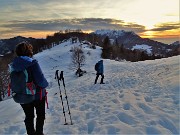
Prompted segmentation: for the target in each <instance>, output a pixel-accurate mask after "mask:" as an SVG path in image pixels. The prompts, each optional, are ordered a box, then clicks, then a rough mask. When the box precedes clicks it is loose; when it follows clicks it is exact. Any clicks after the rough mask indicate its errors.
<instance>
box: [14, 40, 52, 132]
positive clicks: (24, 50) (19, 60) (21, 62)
mask: <svg viewBox="0 0 180 135" xmlns="http://www.w3.org/2000/svg"><path fill="white" fill-rule="evenodd" d="M15 52H16V55H17V57H16V58H15V59H14V60H13V62H12V63H11V68H13V70H14V71H17V72H18V71H23V70H25V69H27V70H28V72H30V75H32V78H33V83H34V84H35V87H36V94H35V95H34V96H35V98H34V99H33V101H27V98H25V97H23V96H21V97H17V100H18V101H21V102H20V105H21V107H22V108H23V110H24V113H25V120H24V122H25V126H26V131H27V134H28V135H43V126H44V120H45V99H46V90H45V88H46V87H47V86H48V82H47V80H46V79H45V77H44V75H43V73H42V70H41V68H40V66H39V64H38V61H37V60H35V59H33V58H32V56H33V47H32V45H30V44H28V43H26V42H23V43H20V44H18V45H17V46H16V50H15ZM18 98H19V99H18ZM34 108H35V109H36V115H37V117H36V128H34V117H35V115H34Z"/></svg>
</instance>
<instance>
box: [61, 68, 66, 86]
mask: <svg viewBox="0 0 180 135" xmlns="http://www.w3.org/2000/svg"><path fill="white" fill-rule="evenodd" d="M61 79H62V80H63V86H64V87H65V83H64V76H63V71H61V74H60V80H61Z"/></svg>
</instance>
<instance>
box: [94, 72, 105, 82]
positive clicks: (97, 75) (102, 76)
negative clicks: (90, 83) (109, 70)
mask: <svg viewBox="0 0 180 135" xmlns="http://www.w3.org/2000/svg"><path fill="white" fill-rule="evenodd" d="M99 75H101V82H100V83H101V84H102V83H104V82H103V79H104V75H103V73H97V74H96V79H95V82H94V84H96V83H97V80H98V78H99Z"/></svg>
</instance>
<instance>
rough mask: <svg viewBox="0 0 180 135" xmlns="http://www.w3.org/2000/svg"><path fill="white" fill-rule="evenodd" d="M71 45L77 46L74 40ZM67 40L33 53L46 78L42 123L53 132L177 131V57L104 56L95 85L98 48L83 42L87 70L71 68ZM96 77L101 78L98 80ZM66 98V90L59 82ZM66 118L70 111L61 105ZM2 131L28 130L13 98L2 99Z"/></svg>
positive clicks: (48, 134) (48, 132)
mask: <svg viewBox="0 0 180 135" xmlns="http://www.w3.org/2000/svg"><path fill="white" fill-rule="evenodd" d="M74 45H78V43H77V44H74ZM74 45H72V44H70V42H64V43H62V44H60V45H58V46H55V47H53V48H51V49H49V50H45V51H43V52H41V53H38V54H36V55H35V58H36V59H37V60H38V61H39V63H40V65H41V68H42V70H43V72H44V74H45V77H46V78H47V80H48V82H49V87H48V88H47V90H48V92H49V93H48V101H49V109H47V110H46V120H45V125H44V133H45V135H53V134H168V135H169V134H179V133H180V129H179V110H180V107H179V58H180V57H179V56H175V57H171V58H166V59H160V60H151V61H144V62H134V63H132V62H117V61H113V60H108V59H106V60H104V67H105V79H104V82H105V84H96V85H94V80H95V76H96V73H95V71H94V64H95V63H96V62H97V61H98V60H100V59H101V58H100V54H101V48H100V47H97V49H90V48H88V47H87V46H85V45H83V46H82V47H83V49H84V51H85V54H86V64H85V65H84V67H83V68H82V69H84V70H86V71H87V73H86V74H85V75H84V76H82V77H76V76H75V71H74V70H72V69H71V67H70V63H71V60H70V59H71V52H70V51H69V50H70V49H71V47H72V46H74ZM57 69H58V70H60V71H61V70H63V71H64V78H65V84H66V91H67V96H68V101H69V105H70V110H71V115H72V121H73V123H74V124H73V125H64V116H63V113H62V106H61V100H60V97H59V87H58V83H57V82H56V80H55V79H54V76H55V75H54V74H55V71H56V70H57ZM98 81H100V80H98ZM61 90H62V93H63V101H64V104H65V105H66V100H65V98H64V88H63V87H62V86H61ZM65 110H66V115H67V121H68V122H69V115H68V110H67V107H65ZM0 115H1V117H0V134H1V135H4V134H12V135H19V134H26V130H25V125H24V122H23V121H24V117H25V116H24V113H23V110H22V108H21V107H20V105H19V104H17V103H15V102H14V101H13V99H7V100H5V101H2V102H0Z"/></svg>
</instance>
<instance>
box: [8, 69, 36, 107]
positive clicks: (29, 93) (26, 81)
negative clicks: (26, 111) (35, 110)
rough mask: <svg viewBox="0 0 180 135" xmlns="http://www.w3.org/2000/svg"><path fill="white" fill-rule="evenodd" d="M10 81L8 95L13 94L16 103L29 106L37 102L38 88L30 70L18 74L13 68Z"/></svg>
mask: <svg viewBox="0 0 180 135" xmlns="http://www.w3.org/2000/svg"><path fill="white" fill-rule="evenodd" d="M10 80H11V83H10V84H9V90H8V95H9V96H10V93H11V95H12V97H13V99H14V101H15V102H16V103H20V104H27V103H30V102H32V101H33V100H35V94H36V86H35V84H34V82H33V77H32V75H31V73H30V70H29V69H25V70H23V71H18V72H17V71H14V70H13V68H12V67H11V69H10ZM10 89H11V92H10Z"/></svg>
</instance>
